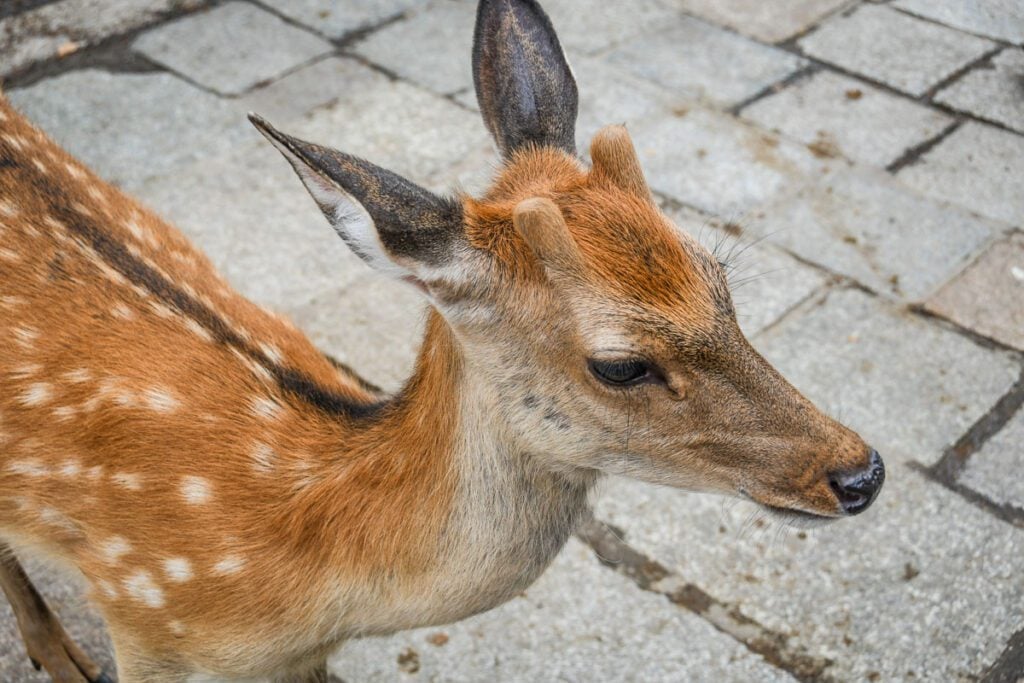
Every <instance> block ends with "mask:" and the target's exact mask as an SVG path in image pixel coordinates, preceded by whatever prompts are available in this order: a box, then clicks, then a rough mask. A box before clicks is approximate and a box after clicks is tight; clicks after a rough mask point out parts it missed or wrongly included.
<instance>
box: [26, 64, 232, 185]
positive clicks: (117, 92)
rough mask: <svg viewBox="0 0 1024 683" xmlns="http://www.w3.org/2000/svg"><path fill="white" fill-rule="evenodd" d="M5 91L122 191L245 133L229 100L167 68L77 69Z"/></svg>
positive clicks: (216, 151) (220, 148) (212, 153)
mask: <svg viewBox="0 0 1024 683" xmlns="http://www.w3.org/2000/svg"><path fill="white" fill-rule="evenodd" d="M8 96H9V98H10V100H11V102H12V103H13V104H14V106H15V107H17V108H18V109H19V110H21V111H22V112H23V113H24V114H25V115H26V116H28V117H29V118H30V119H31V120H32V121H33V122H34V123H35V124H36V125H38V126H40V127H41V128H42V129H43V130H45V131H46V132H47V133H49V134H50V135H51V136H52V137H53V138H54V139H56V141H57V142H58V143H60V144H61V145H62V146H63V147H64V148H65V149H67V150H68V151H69V152H71V153H72V154H74V155H75V156H77V157H78V158H79V159H81V160H82V161H83V162H85V163H86V164H88V165H89V166H90V167H91V168H92V169H93V170H95V171H96V172H98V173H99V174H100V175H101V176H103V177H104V178H105V179H106V180H109V181H112V182H113V183H114V184H116V185H119V186H121V187H124V188H126V189H128V190H135V189H138V188H139V187H141V186H142V185H143V184H145V182H146V181H147V180H149V179H151V178H154V177H157V176H161V175H164V174H167V173H171V172H173V171H175V170H177V169H180V168H182V167H183V166H188V165H190V164H192V163H194V162H195V161H197V160H199V159H202V158H206V157H209V156H216V155H218V154H221V153H225V152H227V151H228V150H230V149H231V148H233V147H234V146H235V145H236V144H238V143H239V142H240V141H241V140H244V139H248V136H250V135H251V131H250V130H249V129H250V128H251V126H249V124H248V123H247V122H246V121H245V118H244V116H242V115H241V114H240V112H239V111H238V110H237V109H236V108H235V107H234V106H232V105H231V104H229V103H228V102H226V101H224V100H221V99H219V98H217V97H215V96H214V95H211V94H209V93H207V92H204V91H203V90H201V89H199V88H196V87H194V86H192V85H189V84H188V83H185V82H184V81H182V80H181V79H178V78H175V77H174V76H172V75H170V74H167V73H144V74H135V73H110V72H107V71H100V70H96V69H84V70H81V71H72V72H69V73H66V74H62V75H60V76H55V77H53V78H48V79H46V80H43V81H39V82H38V83H36V84H34V85H32V86H31V87H28V88H24V89H18V90H12V91H10V92H9V93H8Z"/></svg>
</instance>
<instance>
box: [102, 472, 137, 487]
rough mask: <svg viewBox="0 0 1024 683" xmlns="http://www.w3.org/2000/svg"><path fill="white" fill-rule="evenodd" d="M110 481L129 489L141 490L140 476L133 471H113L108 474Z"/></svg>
mask: <svg viewBox="0 0 1024 683" xmlns="http://www.w3.org/2000/svg"><path fill="white" fill-rule="evenodd" d="M110 481H112V482H114V483H115V484H117V485H118V486H120V487H121V488H124V489H128V490H129V491H141V490H142V477H140V476H139V475H138V474H135V473H134V472H115V473H114V474H112V475H110Z"/></svg>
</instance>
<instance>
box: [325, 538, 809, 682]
mask: <svg viewBox="0 0 1024 683" xmlns="http://www.w3.org/2000/svg"><path fill="white" fill-rule="evenodd" d="M437 643H441V644H437ZM625 653H628V656H624V654H625ZM331 670H332V672H333V673H335V674H336V675H338V676H340V677H341V678H342V679H344V680H346V681H380V682H383V681H446V682H450V683H457V682H465V683H469V682H476V681H485V680H487V681H524V682H525V681H636V682H640V681H644V682H647V681H649V682H651V683H669V682H674V681H684V680H691V681H696V680H702V681H736V682H739V681H753V680H756V681H791V680H793V679H792V678H791V677H790V676H789V675H788V674H786V673H784V672H782V671H780V670H779V669H776V668H774V667H772V666H770V665H768V664H766V663H765V661H764V660H763V659H762V658H761V657H760V656H757V655H753V654H751V653H750V652H748V651H747V650H745V649H744V648H743V646H742V645H740V644H738V643H737V642H736V641H734V640H732V639H731V638H729V637H728V636H726V635H724V634H722V633H720V632H718V631H716V630H715V629H714V628H713V627H712V626H711V625H710V624H708V623H707V622H705V621H703V620H701V619H700V618H699V617H697V616H695V615H694V614H692V613H691V612H688V611H686V610H683V609H681V608H679V607H676V606H674V605H673V604H671V603H670V602H669V601H668V600H666V599H665V598H663V597H662V596H660V595H655V594H652V593H645V592H643V591H641V590H640V589H639V588H637V587H636V586H635V585H633V584H632V582H630V581H629V580H628V579H626V578H624V577H622V576H620V575H618V574H616V573H615V572H613V571H611V570H609V569H607V568H605V567H602V566H600V565H599V564H598V562H597V560H596V559H595V558H594V555H593V553H592V552H591V551H590V549H589V548H587V547H585V546H584V545H583V544H582V543H580V542H578V541H575V540H573V541H570V542H569V545H568V546H567V547H566V549H565V550H564V551H563V552H562V554H561V555H559V557H558V559H557V560H556V561H555V563H554V564H553V565H552V567H551V568H550V569H549V570H548V572H547V573H546V574H545V575H544V576H543V577H541V579H540V580H539V581H538V582H537V583H536V584H534V585H533V586H531V587H530V588H529V589H527V590H526V591H525V593H524V594H523V596H522V597H518V598H515V599H513V600H512V601H511V602H509V603H506V604H505V605H503V606H501V607H499V608H497V609H496V610H493V611H491V612H487V613H485V614H482V615H479V616H476V617H473V618H471V619H468V620H466V621H464V622H461V623H458V624H453V625H451V626H445V627H440V628H430V629H418V630H415V631H409V632H406V633H402V634H400V635H398V636H394V637H391V638H384V639H368V640H362V641H353V642H351V643H349V644H347V645H346V646H345V647H344V648H342V650H341V651H340V652H339V653H338V654H337V655H336V656H335V657H334V658H333V659H332V660H331Z"/></svg>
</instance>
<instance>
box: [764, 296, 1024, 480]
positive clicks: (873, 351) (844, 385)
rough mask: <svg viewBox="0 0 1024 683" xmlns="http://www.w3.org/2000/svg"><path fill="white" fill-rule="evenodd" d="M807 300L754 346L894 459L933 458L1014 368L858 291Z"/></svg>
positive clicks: (988, 403) (1003, 388)
mask: <svg viewBox="0 0 1024 683" xmlns="http://www.w3.org/2000/svg"><path fill="white" fill-rule="evenodd" d="M807 308H808V310H806V311H802V312H801V313H802V314H796V313H794V314H791V315H789V316H787V317H786V319H785V320H784V321H783V322H782V323H781V324H779V325H777V326H775V327H772V328H771V329H769V330H767V331H766V332H765V333H764V334H762V335H760V336H759V337H758V338H757V340H756V341H757V346H758V348H759V349H760V350H761V351H762V352H763V353H764V354H765V356H766V357H767V358H768V359H769V360H770V361H772V362H773V363H774V364H775V365H776V367H778V368H779V370H780V372H782V374H783V375H784V376H786V377H787V378H788V379H789V380H790V381H791V382H792V383H793V384H794V385H795V386H796V387H797V388H798V389H800V390H801V391H803V392H804V393H805V394H806V395H807V396H808V397H809V398H810V399H811V400H812V401H815V402H816V403H817V405H819V406H821V407H822V408H823V409H826V410H828V411H829V412H830V413H832V414H838V415H839V416H840V417H841V418H842V420H843V422H844V423H845V424H848V425H850V426H851V427H852V428H853V429H856V430H858V432H859V433H860V434H861V435H862V436H864V438H865V440H866V441H867V442H868V443H870V444H872V445H873V446H874V447H875V448H877V449H878V451H879V452H880V453H881V454H882V456H883V457H884V458H885V461H886V463H888V464H891V465H893V466H894V467H896V468H898V466H899V464H900V463H905V462H907V461H908V460H916V461H918V462H921V463H924V464H926V465H930V464H932V463H934V462H935V461H936V460H938V459H939V457H940V456H941V454H942V451H943V449H944V448H946V447H947V446H949V445H950V444H952V443H953V442H954V441H956V439H957V438H959V437H960V435H961V434H963V433H964V432H965V431H966V430H967V429H968V428H969V427H970V426H971V425H972V424H974V423H975V422H976V421H977V420H978V418H980V417H981V416H982V415H984V414H985V412H986V411H988V410H989V408H991V407H992V406H993V405H994V404H995V403H996V401H998V400H999V398H1000V397H1002V396H1003V394H1005V393H1006V392H1007V391H1008V390H1009V389H1010V387H1011V386H1012V385H1013V383H1014V382H1015V381H1016V380H1017V378H1018V376H1019V373H1020V367H1019V364H1018V363H1017V362H1016V361H1015V360H1014V359H1013V358H1012V357H1011V356H1009V355H1008V354H1006V353H1003V352H1000V351H996V350H992V349H987V348H983V347H981V346H979V345H978V344H976V343H974V342H973V341H971V340H969V339H968V338H966V337H964V336H962V335H959V334H957V333H956V332H953V331H951V330H948V329H945V328H943V327H941V326H939V325H935V324H932V323H929V322H926V321H925V320H923V319H922V318H920V317H918V316H915V315H913V314H911V313H907V312H903V311H898V310H894V309H892V308H890V306H889V305H887V304H886V303H885V302H884V301H883V300H881V299H876V298H872V297H870V296H868V295H867V294H864V293H863V292H859V291H856V290H850V289H843V290H839V291H836V292H832V293H829V294H828V295H827V296H826V297H825V298H824V302H823V303H821V304H820V305H817V306H815V305H811V306H808V307H807Z"/></svg>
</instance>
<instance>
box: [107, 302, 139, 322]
mask: <svg viewBox="0 0 1024 683" xmlns="http://www.w3.org/2000/svg"><path fill="white" fill-rule="evenodd" d="M110 312H111V313H113V315H114V317H115V318H121V319H122V320H131V319H133V318H134V317H135V312H134V311H132V309H131V308H129V307H128V305H127V304H123V303H117V304H115V305H114V307H113V308H112V309H111V310H110Z"/></svg>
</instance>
